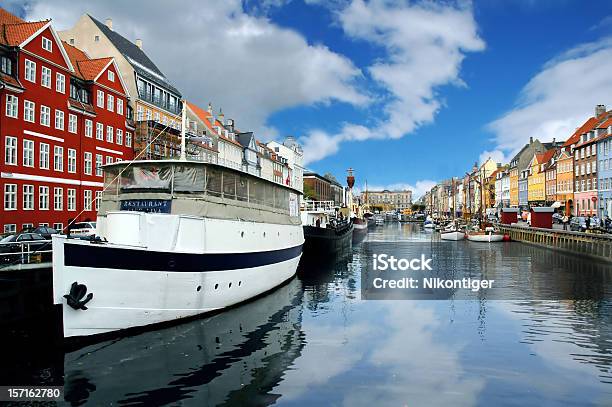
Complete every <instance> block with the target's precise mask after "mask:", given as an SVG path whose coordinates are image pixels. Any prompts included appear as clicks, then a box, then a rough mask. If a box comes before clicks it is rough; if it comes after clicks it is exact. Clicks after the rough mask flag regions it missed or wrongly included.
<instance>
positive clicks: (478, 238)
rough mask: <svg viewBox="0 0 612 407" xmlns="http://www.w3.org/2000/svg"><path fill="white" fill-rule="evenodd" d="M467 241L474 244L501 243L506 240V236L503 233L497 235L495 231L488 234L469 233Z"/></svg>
mask: <svg viewBox="0 0 612 407" xmlns="http://www.w3.org/2000/svg"><path fill="white" fill-rule="evenodd" d="M467 239H468V240H469V241H472V242H486V243H492V242H501V241H503V240H504V235H503V234H501V233H495V232H494V231H488V232H469V233H468V234H467Z"/></svg>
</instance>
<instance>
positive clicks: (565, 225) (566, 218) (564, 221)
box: [561, 215, 569, 230]
mask: <svg viewBox="0 0 612 407" xmlns="http://www.w3.org/2000/svg"><path fill="white" fill-rule="evenodd" d="M561 222H563V230H567V222H569V218H568V217H567V215H563V219H561Z"/></svg>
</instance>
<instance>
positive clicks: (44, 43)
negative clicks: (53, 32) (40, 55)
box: [42, 37, 53, 52]
mask: <svg viewBox="0 0 612 407" xmlns="http://www.w3.org/2000/svg"><path fill="white" fill-rule="evenodd" d="M42 47H43V49H44V50H45V51H49V52H51V51H52V50H53V43H52V42H51V40H50V39H49V38H47V37H42Z"/></svg>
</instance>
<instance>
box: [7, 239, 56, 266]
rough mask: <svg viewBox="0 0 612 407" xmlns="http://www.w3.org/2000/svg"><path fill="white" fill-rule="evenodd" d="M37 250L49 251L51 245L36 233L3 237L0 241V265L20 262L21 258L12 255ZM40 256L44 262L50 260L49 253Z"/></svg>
mask: <svg viewBox="0 0 612 407" xmlns="http://www.w3.org/2000/svg"><path fill="white" fill-rule="evenodd" d="M37 250H51V243H50V242H49V241H47V240H45V238H44V237H42V235H40V234H38V233H31V232H19V233H15V234H12V235H8V236H5V237H3V238H2V239H1V240H0V264H7V263H11V262H14V261H15V260H19V261H21V260H22V259H21V257H20V256H18V255H16V254H14V253H21V252H24V251H26V252H33V251H37ZM41 256H42V258H43V259H44V260H48V259H49V260H50V257H51V253H42V254H41ZM28 258H29V256H28Z"/></svg>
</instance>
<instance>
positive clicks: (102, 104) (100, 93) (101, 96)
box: [96, 90, 104, 108]
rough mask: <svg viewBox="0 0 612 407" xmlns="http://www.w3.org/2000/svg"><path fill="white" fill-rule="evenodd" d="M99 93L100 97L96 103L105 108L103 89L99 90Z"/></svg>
mask: <svg viewBox="0 0 612 407" xmlns="http://www.w3.org/2000/svg"><path fill="white" fill-rule="evenodd" d="M97 95H98V97H97V100H96V104H97V106H98V107H102V108H103V107H104V92H102V91H101V90H98V93H97Z"/></svg>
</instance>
